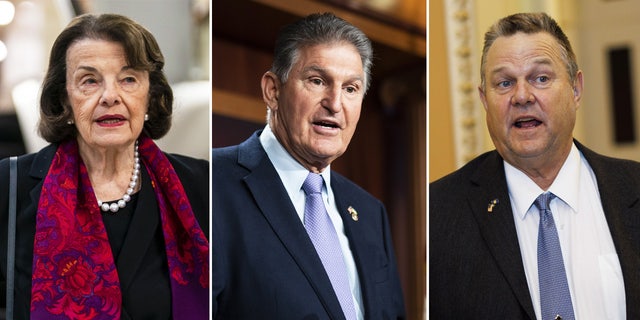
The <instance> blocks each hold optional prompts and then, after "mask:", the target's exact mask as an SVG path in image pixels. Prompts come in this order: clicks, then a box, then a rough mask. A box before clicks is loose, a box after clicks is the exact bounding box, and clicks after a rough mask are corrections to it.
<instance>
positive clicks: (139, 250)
mask: <svg viewBox="0 0 640 320" xmlns="http://www.w3.org/2000/svg"><path fill="white" fill-rule="evenodd" d="M140 172H141V174H142V186H143V188H141V189H140V193H139V194H138V204H137V206H136V209H135V213H134V215H133V217H132V218H131V223H130V225H129V229H128V230H127V235H126V238H125V241H124V242H123V244H122V249H121V250H120V256H119V257H118V258H117V261H116V265H117V268H118V274H119V275H120V287H121V290H122V291H123V292H125V291H126V290H127V289H128V288H129V285H130V284H131V282H132V281H133V279H134V278H135V275H136V271H137V270H138V268H139V267H140V264H141V263H142V261H143V260H144V258H145V255H146V253H147V251H148V248H149V246H151V244H152V243H153V238H154V236H155V235H156V234H157V232H158V231H157V230H158V226H159V224H160V216H159V212H160V209H159V208H158V203H157V201H156V200H155V193H154V191H153V188H152V187H151V179H150V178H149V175H148V173H147V171H146V169H145V168H144V167H142V168H141V169H140ZM165 260H166V258H165Z"/></svg>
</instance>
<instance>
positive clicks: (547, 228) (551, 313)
mask: <svg viewBox="0 0 640 320" xmlns="http://www.w3.org/2000/svg"><path fill="white" fill-rule="evenodd" d="M555 197H556V196H555V195H554V194H553V193H551V192H546V193H543V194H541V195H540V196H538V198H537V199H536V201H535V203H534V204H535V206H536V207H537V208H538V210H540V226H539V228H538V277H539V281H540V307H541V310H542V319H543V320H547V319H553V320H559V319H562V320H569V319H575V316H574V315H573V305H572V304H571V293H570V292H569V284H568V283H567V275H566V272H565V270H564V262H563V259H562V249H561V248H560V240H559V239H558V231H557V230H556V224H555V222H554V221H553V215H552V214H551V209H550V208H549V203H550V202H551V200H553V198H555Z"/></svg>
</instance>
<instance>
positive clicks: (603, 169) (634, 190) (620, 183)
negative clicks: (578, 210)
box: [576, 141, 640, 319]
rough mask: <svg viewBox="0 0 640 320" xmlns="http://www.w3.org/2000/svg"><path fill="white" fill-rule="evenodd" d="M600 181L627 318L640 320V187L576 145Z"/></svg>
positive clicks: (585, 149)
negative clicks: (638, 303)
mask: <svg viewBox="0 0 640 320" xmlns="http://www.w3.org/2000/svg"><path fill="white" fill-rule="evenodd" d="M576 145H577V146H578V149H580V151H581V152H582V154H583V155H584V156H585V158H586V159H587V162H589V165H590V166H591V169H592V170H593V172H594V174H595V175H596V179H597V181H598V191H599V192H600V201H601V202H602V209H603V211H604V214H605V217H606V219H607V224H608V225H609V231H610V232H611V237H612V238H613V243H614V245H615V247H616V251H617V253H618V259H619V261H620V267H621V268H622V273H623V278H624V286H625V296H626V305H627V318H629V319H640V309H639V308H638V307H637V302H638V301H640V273H639V272H638V270H640V233H639V232H638V230H640V185H639V184H638V182H637V181H635V180H634V179H633V178H635V176H631V175H629V171H628V170H625V171H620V170H619V168H620V166H616V165H612V162H611V160H610V159H608V158H605V157H603V156H600V155H598V154H596V153H594V152H593V151H591V150H589V149H587V148H585V147H584V146H582V145H581V144H580V143H578V142H577V141H576Z"/></svg>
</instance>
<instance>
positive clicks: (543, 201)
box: [533, 192, 556, 211]
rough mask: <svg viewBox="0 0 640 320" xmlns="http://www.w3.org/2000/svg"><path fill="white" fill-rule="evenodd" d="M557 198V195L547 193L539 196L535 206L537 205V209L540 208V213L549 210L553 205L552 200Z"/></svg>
mask: <svg viewBox="0 0 640 320" xmlns="http://www.w3.org/2000/svg"><path fill="white" fill-rule="evenodd" d="M555 197H556V195H555V194H553V193H551V192H545V193H543V194H541V195H539V196H538V197H537V198H536V201H535V202H534V203H533V204H535V205H536V208H538V210H540V211H544V210H549V203H551V200H553V199H554V198H555Z"/></svg>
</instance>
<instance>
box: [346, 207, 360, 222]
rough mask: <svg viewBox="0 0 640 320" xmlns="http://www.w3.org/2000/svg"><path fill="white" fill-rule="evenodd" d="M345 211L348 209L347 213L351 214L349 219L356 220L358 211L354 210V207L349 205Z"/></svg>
mask: <svg viewBox="0 0 640 320" xmlns="http://www.w3.org/2000/svg"><path fill="white" fill-rule="evenodd" d="M347 211H349V214H351V219H353V221H358V211H356V209H354V208H353V207H352V206H349V208H347Z"/></svg>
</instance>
